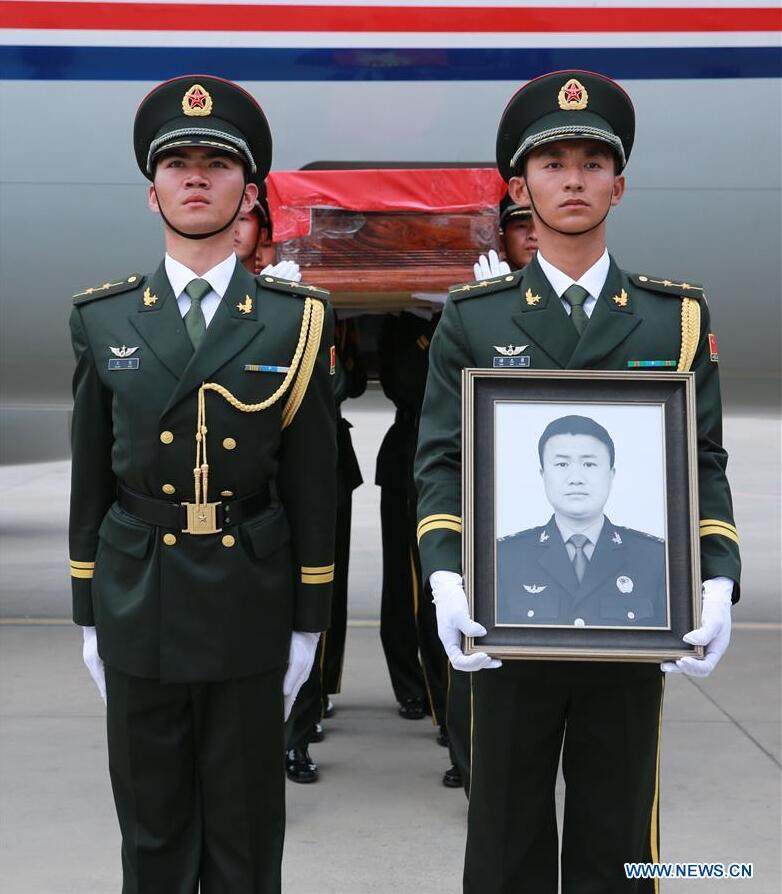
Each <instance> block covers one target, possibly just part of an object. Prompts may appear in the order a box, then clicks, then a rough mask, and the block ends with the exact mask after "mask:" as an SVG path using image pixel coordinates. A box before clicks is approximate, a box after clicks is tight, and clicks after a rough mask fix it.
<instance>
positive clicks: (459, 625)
mask: <svg viewBox="0 0 782 894" xmlns="http://www.w3.org/2000/svg"><path fill="white" fill-rule="evenodd" d="M429 583H430V584H431V585H432V602H434V605H435V609H436V611H437V634H438V636H439V637H440V642H441V643H442V644H443V648H444V649H445V654H446V655H447V656H448V660H449V661H450V662H451V664H452V665H453V666H454V667H455V668H456V670H460V671H479V670H483V669H484V668H489V667H500V666H501V665H502V662H501V661H498V660H497V659H496V658H489V656H488V655H487V654H486V653H485V652H476V653H475V654H474V655H465V654H464V652H462V650H461V648H460V647H461V636H460V633H463V634H464V635H465V636H486V628H485V627H483V626H482V625H481V624H478V622H477V621H473V620H472V618H471V617H470V612H469V609H468V608H467V597H466V596H465V595H464V587H463V586H462V577H461V575H460V574H456V572H454V571H435V572H434V574H432V576H431V577H430V578H429Z"/></svg>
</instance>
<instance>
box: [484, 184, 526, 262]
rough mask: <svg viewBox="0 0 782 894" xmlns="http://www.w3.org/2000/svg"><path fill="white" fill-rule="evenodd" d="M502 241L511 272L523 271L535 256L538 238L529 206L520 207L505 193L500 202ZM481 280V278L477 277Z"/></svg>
mask: <svg viewBox="0 0 782 894" xmlns="http://www.w3.org/2000/svg"><path fill="white" fill-rule="evenodd" d="M499 212H500V240H501V241H502V249H503V254H504V255H505V260H506V262H507V264H508V266H509V267H510V269H511V270H521V269H522V268H523V267H526V266H527V264H529V262H530V261H531V260H532V258H533V257H534V256H535V252H536V251H537V250H538V237H537V236H536V234H535V221H534V220H533V219H532V208H531V207H530V206H529V204H524V205H518V204H516V202H514V201H513V199H511V197H510V196H509V195H508V194H507V193H505V195H504V196H503V197H502V200H501V201H500V208H499ZM477 278H478V279H480V277H477Z"/></svg>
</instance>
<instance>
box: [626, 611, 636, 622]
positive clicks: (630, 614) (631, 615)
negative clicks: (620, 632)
mask: <svg viewBox="0 0 782 894" xmlns="http://www.w3.org/2000/svg"><path fill="white" fill-rule="evenodd" d="M627 617H628V618H629V619H630V620H631V621H634V620H635V612H628V613H627Z"/></svg>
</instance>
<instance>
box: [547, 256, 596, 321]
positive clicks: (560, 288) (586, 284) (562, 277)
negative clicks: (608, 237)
mask: <svg viewBox="0 0 782 894" xmlns="http://www.w3.org/2000/svg"><path fill="white" fill-rule="evenodd" d="M537 257H538V263H539V264H540V269H541V270H542V271H543V273H544V275H545V277H546V279H547V280H548V281H549V282H550V283H551V288H552V289H553V290H554V291H555V292H556V293H557V295H558V296H559V298H560V300H561V301H562V306H563V307H564V308H565V310H566V311H567V314H568V316H570V314H571V313H572V311H573V308H572V307H571V306H570V305H569V304H568V303H567V301H565V299H564V298H562V296H563V295H564V294H565V291H566V290H567V289H569V288H570V287H571V286H572V285H576V286H581V288H583V289H586V290H587V292H589V297H588V298H587V299H586V300H585V301H584V313H585V314H586V315H587V316H588V317H591V316H592V311H593V310H594V309H595V304H596V303H597V299H598V298H599V297H600V293H601V292H602V291H603V286H604V285H605V284H606V279H607V278H608V268H609V267H610V266H611V260H610V258H609V257H608V249H605V250H604V251H603V254H602V255H600V257H599V258H598V259H597V260H596V261H595V263H594V264H592V266H591V267H590V268H589V270H587V272H586V273H585V274H584V275H583V276H582V277H581V278H580V279H571V278H570V277H569V276H568V275H567V273H563V272H562V271H561V270H558V269H557V268H556V267H555V266H554V265H553V264H551V263H549V262H548V261H547V260H546V259H545V258H544V257H543V255H542V254H541V253H540V249H538V255H537Z"/></svg>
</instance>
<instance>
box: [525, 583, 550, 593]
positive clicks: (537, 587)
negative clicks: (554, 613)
mask: <svg viewBox="0 0 782 894" xmlns="http://www.w3.org/2000/svg"><path fill="white" fill-rule="evenodd" d="M523 586H524V589H525V590H526V591H527V592H528V593H532V595H533V596H537V595H538V593H542V592H543V591H544V590H545V589H546V584H524V585H523Z"/></svg>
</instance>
